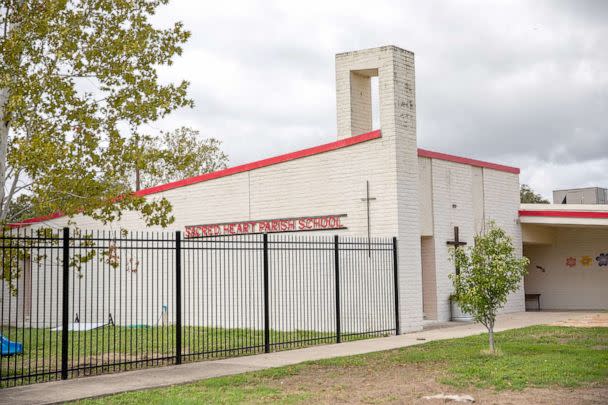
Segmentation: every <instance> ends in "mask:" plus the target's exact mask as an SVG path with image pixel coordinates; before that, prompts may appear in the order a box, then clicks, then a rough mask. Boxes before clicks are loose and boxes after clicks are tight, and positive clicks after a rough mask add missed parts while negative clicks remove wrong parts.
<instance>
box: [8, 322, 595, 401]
mask: <svg viewBox="0 0 608 405" xmlns="http://www.w3.org/2000/svg"><path fill="white" fill-rule="evenodd" d="M590 314H592V313H591V312H520V313H515V314H508V315H502V316H499V318H498V320H497V322H496V325H497V326H496V328H495V329H496V331H503V330H507V329H515V328H522V327H526V326H531V325H538V324H548V323H556V322H567V321H576V320H580V319H582V318H585V317H588V316H589V315H590ZM484 331H485V328H484V327H483V326H482V325H473V324H459V323H456V322H453V323H450V324H449V326H447V327H442V328H436V329H429V330H425V331H422V332H415V333H408V334H404V335H400V336H390V337H384V338H376V339H367V340H358V341H355V342H347V343H341V344H331V345H322V346H313V347H308V348H305V349H298V350H289V351H283V352H277V353H268V354H258V355H253V356H246V357H236V358H230V359H223V360H212V361H201V362H197V363H188V364H183V365H180V366H167V367H158V368H149V369H144V370H136V371H126V372H121V373H115V374H106V375H100V376H94V377H83V378H76V379H73V380H66V381H54V382H48V383H42V384H32V385H26V386H22V387H14V388H6V389H2V390H0V404H13V405H22V404H49V403H58V402H66V401H74V400H78V399H82V398H90V397H97V396H102V395H109V394H115V393H119V392H125V391H135V390H143V389H147V388H155V387H164V386H169V385H174V384H184V383H189V382H194V381H198V380H202V379H206V378H212V377H220V376H225V375H232V374H240V373H244V372H247V371H255V370H262V369H266V368H272V367H281V366H287V365H291V364H297V363H301V362H304V361H309V360H320V359H327V358H332V357H341V356H350V355H356V354H363V353H370V352H376V351H382V350H389V349H396V348H399V347H407V346H414V345H418V344H422V343H425V342H429V341H433V340H442V339H452V338H459V337H465V336H471V335H475V334H479V333H482V332H484Z"/></svg>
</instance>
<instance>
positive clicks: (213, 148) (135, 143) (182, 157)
mask: <svg viewBox="0 0 608 405" xmlns="http://www.w3.org/2000/svg"><path fill="white" fill-rule="evenodd" d="M220 146H221V142H220V141H218V140H217V139H215V138H202V137H201V136H200V133H199V131H196V130H194V129H191V128H188V127H181V128H178V129H176V130H174V131H170V132H163V133H161V134H160V135H158V136H150V135H139V134H137V135H134V136H133V137H131V139H130V140H129V148H131V150H132V153H133V155H132V158H131V161H132V162H133V170H132V178H133V183H134V186H135V190H140V189H142V188H148V187H154V186H157V185H159V184H163V183H170V182H172V181H178V180H182V179H185V178H188V177H193V176H198V175H200V174H204V173H210V172H214V171H217V170H220V169H225V168H226V164H227V163H228V157H227V156H226V155H225V154H224V152H222V150H221V148H220Z"/></svg>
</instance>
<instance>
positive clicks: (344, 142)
mask: <svg viewBox="0 0 608 405" xmlns="http://www.w3.org/2000/svg"><path fill="white" fill-rule="evenodd" d="M381 136H382V134H381V132H380V130H377V131H372V132H368V133H366V134H362V135H357V136H352V137H350V138H344V139H341V140H339V141H335V142H330V143H326V144H323V145H319V146H314V147H312V148H308V149H302V150H299V151H296V152H291V153H286V154H284V155H279V156H274V157H271V158H268V159H262V160H258V161H257V162H251V163H246V164H244V165H240V166H235V167H230V168H228V169H224V170H219V171H217V172H213V173H205V174H201V175H200V176H195V177H190V178H188V179H184V180H179V181H175V182H173V183H167V184H161V185H160V186H156V187H151V188H147V189H145V190H140V191H138V192H136V193H135V194H136V195H139V196H144V195H150V194H155V193H160V192H161V191H167V190H171V189H174V188H178V187H184V186H189V185H190V184H195V183H200V182H203V181H207V180H213V179H219V178H221V177H226V176H231V175H233V174H237V173H243V172H247V171H250V170H254V169H259V168H261V167H267V166H272V165H276V164H278V163H284V162H288V161H290V160H295V159H300V158H303V157H306V156H312V155H317V154H319V153H323V152H329V151H332V150H336V149H341V148H345V147H347V146H351V145H355V144H358V143H361V142H366V141H370V140H372V139H377V138H380V137H381Z"/></svg>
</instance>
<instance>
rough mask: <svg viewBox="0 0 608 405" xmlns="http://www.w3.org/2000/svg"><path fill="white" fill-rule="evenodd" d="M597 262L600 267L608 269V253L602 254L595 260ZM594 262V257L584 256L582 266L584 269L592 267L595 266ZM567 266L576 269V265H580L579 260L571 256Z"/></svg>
mask: <svg viewBox="0 0 608 405" xmlns="http://www.w3.org/2000/svg"><path fill="white" fill-rule="evenodd" d="M595 261H597V264H598V266H600V267H608V253H600V254H599V256H597V257H596V258H595ZM593 262H594V261H593V257H591V256H582V257H581V259H580V264H581V265H582V266H583V267H591V265H593ZM565 264H566V266H568V267H570V268H572V267H576V265H577V264H578V263H577V258H576V257H572V256H569V257H567V258H566V263H565Z"/></svg>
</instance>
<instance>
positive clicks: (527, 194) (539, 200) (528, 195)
mask: <svg viewBox="0 0 608 405" xmlns="http://www.w3.org/2000/svg"><path fill="white" fill-rule="evenodd" d="M519 200H520V202H521V203H523V204H549V201H548V200H546V199H545V198H544V197H543V196H542V195H540V194H537V193H535V192H534V190H532V188H531V187H530V186H529V185H527V184H522V185H521V188H520V189H519Z"/></svg>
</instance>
